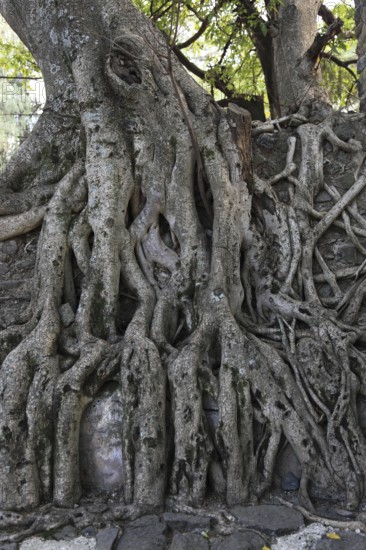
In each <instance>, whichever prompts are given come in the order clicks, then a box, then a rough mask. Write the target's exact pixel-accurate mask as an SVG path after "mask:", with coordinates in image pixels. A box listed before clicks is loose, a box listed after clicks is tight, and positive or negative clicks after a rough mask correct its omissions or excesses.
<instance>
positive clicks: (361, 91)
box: [355, 0, 366, 112]
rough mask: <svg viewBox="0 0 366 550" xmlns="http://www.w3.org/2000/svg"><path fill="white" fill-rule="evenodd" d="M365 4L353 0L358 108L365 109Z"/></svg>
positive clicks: (361, 1) (363, 110)
mask: <svg viewBox="0 0 366 550" xmlns="http://www.w3.org/2000/svg"><path fill="white" fill-rule="evenodd" d="M365 22H366V5H365V2H364V1H363V0H355V23H356V31H355V34H356V37H357V48H356V52H357V56H358V61H357V72H358V74H359V77H358V96H359V98H360V110H361V111H362V112H365V109H366V24H365Z"/></svg>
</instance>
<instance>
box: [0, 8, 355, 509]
mask: <svg viewBox="0 0 366 550" xmlns="http://www.w3.org/2000/svg"><path fill="white" fill-rule="evenodd" d="M286 6H287V4H286ZM0 8H1V13H2V14H3V15H4V17H5V18H6V19H7V21H8V22H9V23H10V24H11V26H12V27H13V28H14V30H15V31H16V32H17V33H18V34H19V35H20V36H21V38H22V39H23V40H24V41H25V43H26V44H27V46H28V47H29V48H30V50H31V52H32V53H33V55H34V56H35V58H36V60H37V62H38V63H39V65H40V66H41V68H42V72H43V74H44V78H45V84H46V89H47V104H46V108H45V110H44V113H43V115H42V116H41V118H40V121H39V122H38V124H37V127H36V129H35V130H34V132H33V133H32V135H31V136H30V138H29V139H28V140H27V141H26V142H25V143H24V144H23V145H22V147H21V148H20V149H19V150H18V151H17V153H16V154H15V156H14V158H13V159H12V160H11V162H10V164H9V166H8V168H7V170H6V171H5V172H4V173H3V174H2V176H1V189H2V194H3V195H4V197H5V199H6V200H5V201H4V206H3V210H2V216H3V218H2V220H1V221H2V223H3V225H2V228H3V230H4V235H5V238H9V235H13V234H14V233H13V231H14V223H15V221H16V220H18V222H17V223H18V225H16V224H15V225H16V227H17V234H19V233H20V232H21V231H22V227H23V230H24V231H28V230H29V228H30V226H29V220H33V225H32V227H35V225H36V224H37V223H42V229H41V233H40V236H39V240H38V249H37V263H36V267H35V271H34V287H33V295H32V301H31V304H30V307H29V309H28V311H27V312H26V314H25V315H22V316H20V317H19V319H18V322H17V323H15V324H14V325H13V326H10V327H8V328H7V329H5V330H3V331H2V332H1V333H0V350H1V356H0V360H1V362H2V363H1V369H0V403H1V408H0V507H1V508H10V509H12V508H13V509H16V508H27V507H32V506H37V505H39V504H40V503H41V502H45V501H46V502H48V501H53V502H55V503H56V504H57V505H60V506H71V505H73V504H74V503H75V502H77V501H78V499H79V498H80V496H81V494H82V491H83V488H82V485H81V482H80V472H79V431H80V423H81V420H82V417H83V414H84V412H85V410H86V407H87V405H88V404H89V403H90V402H91V401H92V400H93V399H94V398H95V396H96V395H97V394H98V392H99V390H100V389H101V388H102V387H103V386H104V385H105V384H106V383H108V382H110V381H114V382H118V385H119V387H120V390H121V395H122V410H123V421H122V425H121V434H122V444H123V479H124V484H123V492H122V495H121V499H122V501H123V502H125V503H126V504H134V505H138V506H142V507H144V508H145V509H146V508H148V509H150V510H151V509H154V508H161V507H162V506H163V504H164V499H165V497H166V495H167V494H170V495H173V496H174V498H176V499H177V500H179V499H181V500H183V501H184V502H190V503H193V504H200V503H201V502H202V501H203V500H204V498H205V497H206V496H207V494H208V492H209V491H211V492H213V493H214V494H216V495H220V496H221V498H222V499H224V500H225V501H226V502H227V503H229V504H235V503H242V502H245V501H253V500H254V499H257V498H260V496H261V495H263V494H264V493H265V491H267V490H268V489H269V488H270V487H271V483H272V478H273V472H274V467H275V462H276V456H277V453H278V450H279V448H280V445H281V442H282V441H283V438H285V440H286V441H287V442H288V444H289V445H290V446H291V447H292V449H293V450H294V452H295V454H296V456H297V458H298V460H299V462H300V464H301V468H302V474H301V475H302V477H301V483H300V491H299V497H300V501H301V502H302V503H303V504H305V505H306V506H308V507H311V502H310V499H309V494H308V489H309V483H310V481H311V482H314V483H317V484H319V485H320V486H333V485H335V484H336V485H338V486H339V487H340V488H341V489H342V490H343V489H344V488H345V489H346V492H347V505H348V506H350V507H352V506H353V507H355V506H357V505H358V502H359V501H360V499H361V498H362V495H363V480H364V476H365V464H366V460H365V457H366V453H365V451H366V448H365V441H364V438H363V435H362V432H361V430H360V427H359V424H358V420H357V417H356V414H355V401H356V397H357V395H358V392H359V391H360V387H361V388H362V391H363V392H364V391H365V390H364V388H365V385H364V364H365V362H364V361H365V358H364V354H363V351H362V346H361V347H357V346H356V343H357V341H358V339H360V338H362V334H363V331H362V327H361V326H359V325H358V324H357V316H358V312H359V308H360V307H361V303H362V299H363V296H364V291H365V290H364V285H362V284H358V285H357V286H355V287H353V286H352V288H351V290H352V292H353V294H352V293H351V294H349V293H347V292H345V293H344V294H342V293H340V291H339V289H338V287H337V284H336V276H335V275H334V274H333V278H332V274H331V273H330V269H329V268H328V267H327V265H326V262H325V260H324V258H323V257H322V255H321V253H320V252H319V250H318V245H319V243H320V242H321V239H322V237H323V235H324V233H325V232H326V231H327V230H328V229H329V228H330V227H331V226H332V224H333V223H338V224H339V223H340V224H341V227H343V228H345V227H346V230H347V235H350V238H351V237H352V239H353V240H354V239H356V241H357V238H356V236H355V235H356V234H359V233H360V231H361V234H364V231H365V228H364V227H363V226H361V227H358V228H356V229H355V230H354V229H353V226H352V225H351V224H350V222H349V218H347V217H345V218H342V219H343V221H342V222H339V221H338V220H337V218H338V217H339V216H343V214H344V215H345V216H346V215H347V216H348V213H346V209H348V210H347V212H355V214H352V215H355V216H356V218H357V208H356V207H355V201H356V199H357V196H358V194H359V193H361V191H362V189H363V188H364V187H365V181H366V176H365V167H364V165H363V159H364V157H363V155H362V154H361V151H360V144H359V143H358V142H355V141H352V140H351V141H349V142H345V141H342V140H341V139H340V138H338V137H337V136H336V135H335V133H334V131H333V128H332V125H333V122H334V118H333V115H330V116H329V117H328V118H326V119H325V120H324V121H323V122H322V123H321V124H312V123H311V122H308V123H306V124H303V125H302V126H300V129H299V131H298V138H299V141H300V142H301V155H299V154H298V158H297V165H296V164H295V162H294V158H295V150H296V137H294V136H291V137H290V140H289V150H288V155H287V162H286V166H285V168H284V170H283V171H282V172H281V173H280V174H276V175H275V176H273V177H272V178H270V179H269V180H264V179H261V178H259V177H258V176H256V175H254V174H253V171H252V167H251V163H250V151H251V146H250V139H249V131H248V117H247V115H246V113H245V112H244V111H241V110H240V109H239V108H238V107H235V106H230V105H229V109H228V113H227V112H226V111H224V110H223V109H220V108H219V107H218V106H217V105H216V104H215V103H214V102H213V101H212V99H211V98H210V96H209V95H207V94H206V93H205V92H204V91H203V90H202V89H201V88H200V87H199V86H198V85H197V84H196V83H195V82H194V81H193V80H192V79H191V78H190V77H189V76H188V74H187V73H186V72H185V70H184V69H183V68H182V67H181V66H180V64H179V63H178V62H177V60H176V59H175V58H174V56H173V53H172V50H171V48H170V47H169V46H168V45H167V43H166V41H165V40H164V39H163V37H162V36H161V35H160V33H159V32H158V31H157V30H156V29H155V28H154V26H153V25H152V23H151V22H149V21H148V20H147V19H146V18H144V17H143V16H142V15H141V14H140V13H139V12H138V11H137V10H136V9H135V8H134V7H133V6H132V5H131V4H129V3H128V2H127V1H125V0H123V1H122V2H121V1H118V2H117V1H116V0H103V1H102V0H92V1H91V2H88V5H87V9H86V6H85V5H83V2H71V1H68V0H63V1H62V2H60V1H59V2H55V1H54V0H46V1H45V2H44V3H42V5H41V4H40V3H39V2H38V0H37V1H36V0H31V1H29V2H27V4H26V5H24V4H23V3H21V2H20V1H19V2H17V1H14V0H11V1H10V0H1V1H0ZM295 8H296V5H295ZM293 9H294V8H293V7H292V8H291V9H290V12H291V13H292V12H293ZM291 10H292V11H291ZM295 12H296V10H295ZM289 16H290V15H289ZM281 17H282V18H283V17H284V14H282V15H281ZM292 17H293V18H294V19H295V20H296V21H297V25H298V26H299V23H300V20H297V19H296V17H297V16H296V14H295V15H294V14H293V13H292ZM309 17H310V16H309ZM296 32H302V30H301V29H299V28H298V27H296ZM303 43H304V48H307V47H308V44H307V42H306V40H305V37H304V40H303ZM290 46H291V45H290V44H286V45H285V47H286V48H288V49H287V51H288V52H290ZM298 53H299V52H298ZM295 54H296V55H297V53H296V52H294V55H295ZM296 78H298V77H296ZM284 97H285V98H286V97H288V98H289V100H288V102H287V100H285V104H286V106H287V107H288V108H290V107H291V108H292V105H293V103H292V100H293V97H292V95H291V93H288V91H287V95H285V96H284ZM299 97H300V100H301V97H302V96H301V95H300V96H297V99H299ZM294 120H295V119H294ZM301 122H302V123H304V122H306V121H305V120H304V118H301V117H300V118H299V117H298V118H297V119H296V123H297V124H300V123H301ZM318 122H319V121H318ZM264 129H266V127H265V128H264ZM326 141H327V142H328V143H330V144H332V145H333V146H334V147H335V148H338V149H340V150H342V151H344V153H345V154H346V153H347V154H349V155H354V159H353V165H354V169H355V173H356V181H355V183H354V184H353V185H351V187H350V189H349V190H348V191H347V193H345V194H344V195H343V196H342V197H338V195H337V193H338V191H337V190H336V189H331V188H330V191H329V192H331V193H333V195H332V196H335V200H334V202H335V204H334V206H333V207H332V208H331V209H330V210H329V212H327V213H326V214H324V213H321V212H317V211H316V210H315V208H314V197H316V196H317V194H318V193H319V192H320V191H322V190H323V188H324V185H325V184H324V178H323V146H324V144H325V142H326ZM55 149H57V151H58V162H57V163H56V164H55V163H52V162H51V156H52V155H54V152H55ZM51 151H52V155H51ZM297 167H298V173H296V171H297ZM281 180H284V181H286V185H287V191H286V193H287V194H286V197H287V198H286V199H285V200H282V201H280V200H279V198H278V197H277V194H276V192H275V190H274V189H273V185H275V184H276V183H277V182H278V181H281ZM38 189H40V192H39V193H37V192H36V191H35V190H38ZM30 195H31V196H33V197H35V199H34V201H35V204H32V206H31V208H30V207H29V200H28V201H27V200H26V198H27V197H29V196H30ZM41 197H43V199H42V200H43V201H44V197H46V199H47V203H46V206H45V207H44V209H43V210H40V209H39V208H40V207H42V206H44V203H42V204H38V202H37V201H41ZM25 214H27V215H26V216H25ZM42 216H43V218H42ZM313 216H315V217H316V216H318V217H320V221H318V222H317V223H315V224H314V221H313ZM358 216H359V217H360V215H358ZM361 218H362V216H361ZM19 220H20V221H19ZM362 220H363V218H362ZM360 223H361V224H362V223H363V222H360ZM362 232H363V233H362ZM360 246H361V248H362V245H361V244H360ZM314 257H315V258H317V261H318V262H319V265H321V266H322V269H323V272H324V277H325V279H326V281H327V282H329V285H330V287H331V288H332V289H333V290H334V293H335V296H334V301H335V302H336V301H337V300H338V302H337V304H338V306H339V308H340V310H339V311H340V312H341V313H340V318H337V315H338V313H335V312H334V311H333V310H330V309H329V308H328V307H327V305H326V302H324V301H322V299H321V298H320V297H319V295H318V291H317V287H316V282H315V280H314V273H313V258H314ZM362 269H363V266H361V267H360V270H361V271H362ZM340 276H341V275H340ZM80 279H81V280H82V284H81V287H80V285H78V284H77V280H80ZM350 296H353V297H356V298H357V299H355V300H354V301H353V302H352V304H350ZM332 303H333V302H332ZM131 304H135V308H134V312H133V316H132V319H131V320H130V321H129V322H128V323H126V325H123V324H121V322H120V316H121V312H122V313H123V311H124V309H127V307H131ZM357 304H358V305H357ZM65 307H66V308H69V309H71V310H72V312H73V316H72V322H65V320H64V317H63V316H62V311H63V308H65ZM342 315H344V318H343V317H342ZM351 359H352V360H351ZM329 365H331V368H332V376H330V375H329V373H328V368H329ZM329 387H331V391H329ZM207 399H210V400H211V402H212V403H214V405H215V407H216V408H217V409H218V421H217V423H216V424H215V426H214V427H212V425H210V423H209V421H208V417H207V414H206V413H205V408H204V403H205V401H207ZM208 480H209V481H208ZM341 489H340V490H341Z"/></svg>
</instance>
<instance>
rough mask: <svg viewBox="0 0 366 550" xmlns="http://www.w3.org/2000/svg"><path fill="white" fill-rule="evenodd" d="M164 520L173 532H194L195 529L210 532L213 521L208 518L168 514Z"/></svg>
mask: <svg viewBox="0 0 366 550" xmlns="http://www.w3.org/2000/svg"><path fill="white" fill-rule="evenodd" d="M163 519H164V521H165V523H166V524H167V525H168V527H169V528H170V529H171V530H172V531H193V530H195V529H200V530H201V531H209V530H210V529H211V519H210V518H207V517H202V516H193V515H190V514H174V513H172V512H167V513H165V514H164V516H163Z"/></svg>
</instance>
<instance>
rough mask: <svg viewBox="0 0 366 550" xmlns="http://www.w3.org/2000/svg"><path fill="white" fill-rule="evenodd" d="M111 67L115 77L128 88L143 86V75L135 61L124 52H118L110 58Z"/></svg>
mask: <svg viewBox="0 0 366 550" xmlns="http://www.w3.org/2000/svg"><path fill="white" fill-rule="evenodd" d="M110 67H111V69H112V71H113V72H114V74H115V75H117V76H118V78H120V79H121V80H123V81H124V82H125V83H126V84H127V85H128V86H131V85H132V84H141V82H142V75H141V71H140V69H139V68H138V66H137V64H136V62H135V60H134V59H132V58H130V57H129V56H127V55H126V54H124V53H122V52H116V53H115V54H114V55H112V56H111V57H110Z"/></svg>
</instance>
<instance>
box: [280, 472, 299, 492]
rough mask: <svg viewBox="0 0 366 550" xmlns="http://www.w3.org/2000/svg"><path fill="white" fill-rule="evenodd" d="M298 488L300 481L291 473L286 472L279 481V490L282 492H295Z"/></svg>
mask: <svg viewBox="0 0 366 550" xmlns="http://www.w3.org/2000/svg"><path fill="white" fill-rule="evenodd" d="M299 487H300V479H299V478H298V477H296V476H295V474H293V473H292V472H287V473H286V474H285V475H284V476H283V477H282V479H281V489H282V490H283V491H297V490H298V488H299Z"/></svg>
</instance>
